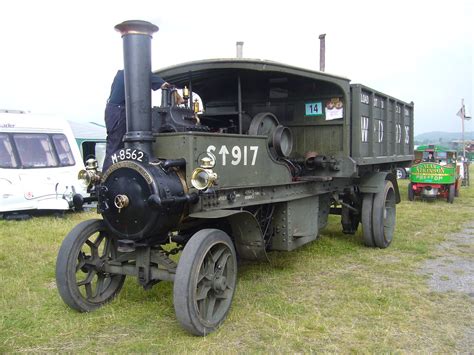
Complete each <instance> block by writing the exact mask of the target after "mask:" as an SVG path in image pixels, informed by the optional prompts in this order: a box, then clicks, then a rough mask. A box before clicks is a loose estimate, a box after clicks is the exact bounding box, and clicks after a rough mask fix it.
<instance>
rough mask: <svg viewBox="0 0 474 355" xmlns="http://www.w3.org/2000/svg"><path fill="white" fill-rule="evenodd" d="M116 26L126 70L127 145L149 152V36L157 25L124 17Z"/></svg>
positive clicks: (156, 29) (150, 150)
mask: <svg viewBox="0 0 474 355" xmlns="http://www.w3.org/2000/svg"><path fill="white" fill-rule="evenodd" d="M115 29H116V30H117V31H119V32H120V33H121V34H122V38H123V59H124V70H125V109H126V113H127V133H126V134H125V137H124V142H125V147H126V148H131V147H133V148H137V149H140V150H142V151H144V152H145V153H147V154H148V155H151V154H152V143H151V142H152V141H153V134H152V130H151V75H152V73H151V38H152V36H153V33H154V32H157V31H158V27H157V26H155V25H154V24H152V23H150V22H146V21H139V20H132V21H125V22H122V23H120V24H118V25H117V26H115Z"/></svg>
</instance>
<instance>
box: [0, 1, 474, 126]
mask: <svg viewBox="0 0 474 355" xmlns="http://www.w3.org/2000/svg"><path fill="white" fill-rule="evenodd" d="M473 3H474V2H473V1H470V0H451V1H449V2H448V1H437V0H434V1H423V0H418V1H416V0H396V1H393V0H375V1H372V0H358V1H349V0H338V1H330V0H326V1H320V0H313V1H299V0H293V1H291V2H288V1H275V0H274V1H266V0H262V1H256V0H253V1H247V0H239V1H226V0H220V1H209V0H200V1H195V0H193V1H190V0H181V1H163V0H153V1H145V0H128V1H123V0H115V1H109V0H102V1H99V0H94V1H91V0H81V1H71V0H61V1H59V0H41V1H34V0H15V1H4V2H2V3H1V5H0V46H1V51H0V109H21V110H27V111H31V112H34V113H48V114H53V115H58V116H63V117H65V118H67V119H68V120H72V121H79V122H89V121H93V122H99V123H103V112H104V108H105V102H106V99H107V97H108V95H109V92H110V85H111V82H112V79H113V77H114V75H115V72H116V71H117V69H120V68H122V67H123V52H122V39H121V37H120V34H119V33H118V32H116V31H115V30H114V26H115V25H116V24H118V23H120V22H122V21H125V20H132V19H140V20H146V21H150V22H152V23H154V24H156V25H157V26H159V28H160V30H159V32H158V33H156V34H155V35H154V38H153V41H152V69H153V70H157V69H159V68H162V67H165V66H169V65H173V64H178V63H182V62H187V61H192V60H200V59H209V58H229V57H234V56H235V54H236V49H235V43H236V41H243V42H244V47H243V54H244V57H248V58H259V59H269V60H274V61H279V62H282V63H285V64H290V65H294V66H300V67H303V68H309V69H315V70H318V69H319V39H318V36H319V34H321V33H326V72H329V73H333V74H337V75H340V76H344V77H347V78H349V79H351V81H352V82H353V83H361V84H364V85H367V86H369V87H372V88H374V89H376V90H378V91H381V92H384V93H386V94H388V95H391V96H394V97H396V98H398V99H401V100H403V101H406V102H410V101H413V102H414V103H415V134H420V133H424V132H430V131H447V132H459V131H461V120H460V119H459V117H457V116H456V113H457V112H458V110H459V108H460V106H461V99H462V98H464V100H465V103H466V105H467V107H468V110H469V111H470V112H471V113H472V111H473V110H472V109H473V105H472V104H473V103H474V97H473V82H474V71H473V67H474V57H473V48H474V47H473V44H474V36H473V32H474V7H473ZM155 100H156V98H155ZM154 103H155V101H154ZM473 122H474V119H471V120H470V121H466V127H465V129H466V131H472V130H474V124H473Z"/></svg>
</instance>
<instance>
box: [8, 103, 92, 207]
mask: <svg viewBox="0 0 474 355" xmlns="http://www.w3.org/2000/svg"><path fill="white" fill-rule="evenodd" d="M82 169H84V164H83V162H82V158H81V155H80V153H79V149H78V147H77V145H76V143H75V140H74V136H73V134H72V131H71V128H70V127H69V125H68V123H67V122H66V121H65V120H64V119H62V118H58V117H51V116H47V115H35V114H31V113H26V112H23V111H12V110H9V111H7V110H2V111H0V214H4V215H8V214H12V213H20V211H22V213H23V214H25V211H26V212H31V211H40V210H53V211H66V210H69V209H71V208H72V207H73V203H72V199H73V196H74V195H75V194H84V195H86V194H87V192H86V186H85V185H84V184H83V182H82V181H81V180H79V179H78V173H79V171H81V170H82Z"/></svg>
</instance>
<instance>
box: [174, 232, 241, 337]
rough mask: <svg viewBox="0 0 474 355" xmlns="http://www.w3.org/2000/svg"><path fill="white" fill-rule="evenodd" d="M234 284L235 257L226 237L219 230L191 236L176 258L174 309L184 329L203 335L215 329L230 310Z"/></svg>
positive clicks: (232, 245) (230, 242) (229, 241)
mask: <svg viewBox="0 0 474 355" xmlns="http://www.w3.org/2000/svg"><path fill="white" fill-rule="evenodd" d="M236 281H237V258H236V252H235V248H234V244H233V243H232V240H231V239H230V238H229V236H228V235H227V234H226V233H224V232H223V231H221V230H218V229H203V230H200V231H199V232H197V233H196V234H194V235H193V236H192V237H191V239H190V240H189V242H188V243H187V244H186V247H185V248H184V250H183V253H182V255H181V258H180V259H179V263H178V268H177V270H176V277H175V281H174V288H173V295H174V301H173V303H174V309H175V312H176V317H177V318H178V321H179V322H180V323H181V325H182V326H183V328H185V329H186V330H188V331H189V332H190V333H192V334H195V335H200V336H204V335H206V334H209V333H211V332H213V331H214V330H216V329H217V328H218V327H219V326H220V325H221V324H222V322H223V321H224V320H225V318H226V316H227V313H228V312H229V310H230V305H231V303H232V298H233V296H234V290H235V285H236Z"/></svg>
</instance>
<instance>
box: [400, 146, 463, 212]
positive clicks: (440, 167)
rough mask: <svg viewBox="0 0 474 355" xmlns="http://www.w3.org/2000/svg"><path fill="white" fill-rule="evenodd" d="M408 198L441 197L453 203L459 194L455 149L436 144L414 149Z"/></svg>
mask: <svg viewBox="0 0 474 355" xmlns="http://www.w3.org/2000/svg"><path fill="white" fill-rule="evenodd" d="M410 181H411V182H410V183H409V184H408V199H409V200H410V201H413V200H414V199H415V196H420V197H422V198H431V199H434V198H437V197H443V198H446V200H447V201H448V202H449V203H453V201H454V197H455V196H458V195H459V185H460V184H459V182H460V179H459V173H458V171H457V167H456V151H455V150H451V149H448V148H445V147H442V146H438V145H422V146H420V147H418V148H417V149H416V150H415V161H414V165H413V166H412V167H411V174H410Z"/></svg>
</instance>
